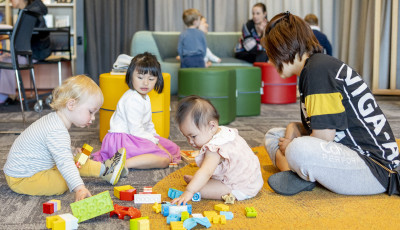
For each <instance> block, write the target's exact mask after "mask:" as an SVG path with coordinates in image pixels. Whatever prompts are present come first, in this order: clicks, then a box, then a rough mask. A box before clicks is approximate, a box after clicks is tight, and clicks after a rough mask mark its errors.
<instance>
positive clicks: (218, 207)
mask: <svg viewBox="0 0 400 230" xmlns="http://www.w3.org/2000/svg"><path fill="white" fill-rule="evenodd" d="M214 209H215V210H217V211H229V206H228V205H225V204H216V205H214Z"/></svg>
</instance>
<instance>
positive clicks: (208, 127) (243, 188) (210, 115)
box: [172, 96, 264, 205]
mask: <svg viewBox="0 0 400 230" xmlns="http://www.w3.org/2000/svg"><path fill="white" fill-rule="evenodd" d="M176 120H177V122H178V125H179V129H180V130H181V132H182V134H183V135H184V136H185V137H186V138H187V140H188V142H189V143H190V144H191V145H192V146H193V147H195V148H198V149H200V151H199V155H198V156H197V157H196V163H197V165H198V166H199V167H200V168H199V170H198V171H197V172H196V174H195V175H194V176H189V175H185V176H184V180H185V181H186V182H187V183H188V185H187V187H186V190H185V192H184V193H183V194H182V195H181V196H180V197H178V198H176V199H174V200H173V201H172V203H177V204H178V205H180V204H182V203H183V204H186V203H187V202H188V201H189V200H191V199H192V197H193V195H194V193H196V192H200V194H201V197H202V198H205V199H215V200H220V199H221V197H222V196H224V195H227V194H229V193H231V194H233V195H234V196H235V197H236V199H237V200H245V199H249V198H252V197H254V196H256V195H257V193H258V192H259V191H260V190H261V188H262V186H263V184H264V181H263V179H262V175H261V168H260V162H259V160H258V158H257V156H256V155H255V154H254V153H253V151H252V150H251V148H250V147H249V145H248V144H247V143H246V141H245V140H244V139H243V138H242V137H241V136H239V133H238V131H237V130H236V129H232V128H228V127H225V126H218V120H219V114H218V112H217V110H216V109H215V107H214V106H213V105H212V104H211V103H210V102H209V101H208V100H206V99H203V98H201V97H199V96H189V97H186V98H184V99H182V100H181V101H180V102H179V105H178V110H177V114H176Z"/></svg>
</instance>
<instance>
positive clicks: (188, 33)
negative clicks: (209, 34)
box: [178, 9, 207, 68]
mask: <svg viewBox="0 0 400 230" xmlns="http://www.w3.org/2000/svg"><path fill="white" fill-rule="evenodd" d="M200 18H201V14H200V12H199V11H198V10H197V9H187V10H185V11H184V12H183V16H182V19H183V22H184V23H185V25H186V26H187V27H188V28H187V29H186V30H185V31H183V32H182V33H181V35H180V36H179V42H178V54H179V56H180V57H181V68H191V67H200V68H201V67H205V63H204V57H205V55H206V50H207V42H206V36H205V35H204V33H203V32H202V31H201V30H199V29H197V28H198V27H199V25H200Z"/></svg>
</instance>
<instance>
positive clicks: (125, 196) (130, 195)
mask: <svg viewBox="0 0 400 230" xmlns="http://www.w3.org/2000/svg"><path fill="white" fill-rule="evenodd" d="M135 194H136V189H129V190H125V191H120V192H119V199H120V200H127V201H132V200H134V199H135Z"/></svg>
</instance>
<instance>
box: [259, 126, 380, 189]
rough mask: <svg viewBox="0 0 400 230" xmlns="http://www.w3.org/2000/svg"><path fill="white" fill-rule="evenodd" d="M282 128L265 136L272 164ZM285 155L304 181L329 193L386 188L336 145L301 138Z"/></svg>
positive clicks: (356, 158) (347, 150) (348, 151)
mask: <svg viewBox="0 0 400 230" xmlns="http://www.w3.org/2000/svg"><path fill="white" fill-rule="evenodd" d="M285 130H286V129H285V128H273V129H270V130H269V131H268V132H267V133H266V134H265V142H264V144H265V148H266V150H267V151H268V154H269V157H270V158H271V160H272V162H273V163H274V165H275V154H276V151H277V150H278V148H279V146H278V142H279V138H280V137H284V136H285ZM285 156H286V159H287V161H288V164H289V167H290V169H291V170H292V171H294V172H296V173H297V174H298V175H299V176H300V177H301V178H303V179H304V180H307V181H312V182H315V181H317V182H318V183H320V184H321V185H322V186H324V187H325V188H327V189H329V190H331V191H332V192H335V193H338V194H344V195H371V194H379V193H383V192H385V191H386V189H385V188H384V187H383V186H382V185H381V183H379V181H378V180H377V179H376V177H375V176H374V175H373V174H372V173H371V170H370V169H369V167H368V166H367V165H366V164H365V162H364V160H363V159H361V157H360V156H359V155H358V154H357V152H355V151H354V150H352V149H350V148H348V147H347V146H344V145H342V144H339V143H336V142H328V141H324V140H321V139H318V138H315V137H310V136H303V137H298V138H295V139H293V141H292V142H291V143H290V144H289V145H288V146H287V148H286V151H285Z"/></svg>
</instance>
